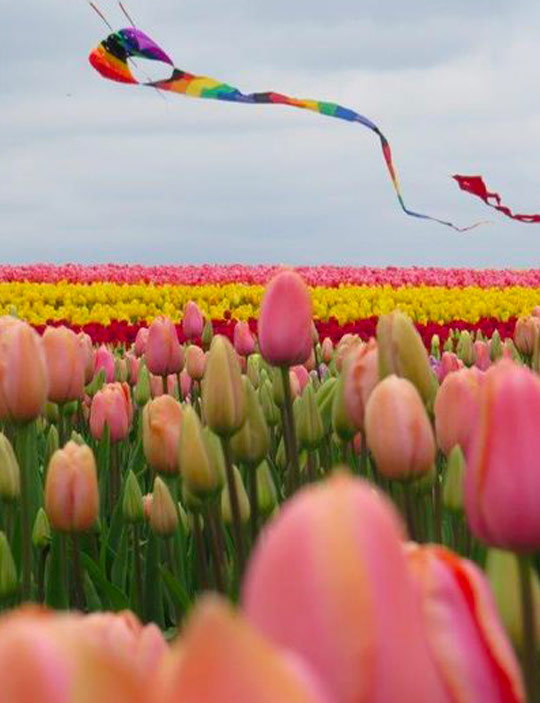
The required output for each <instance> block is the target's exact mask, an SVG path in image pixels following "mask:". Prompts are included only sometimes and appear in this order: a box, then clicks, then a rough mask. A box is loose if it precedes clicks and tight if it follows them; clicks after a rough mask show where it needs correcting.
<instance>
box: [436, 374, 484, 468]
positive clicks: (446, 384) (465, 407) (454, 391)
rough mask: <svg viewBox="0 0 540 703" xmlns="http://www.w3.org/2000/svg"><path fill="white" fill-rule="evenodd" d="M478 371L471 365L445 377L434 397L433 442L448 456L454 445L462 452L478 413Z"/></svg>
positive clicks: (480, 381)
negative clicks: (435, 434)
mask: <svg viewBox="0 0 540 703" xmlns="http://www.w3.org/2000/svg"><path fill="white" fill-rule="evenodd" d="M482 378H483V376H482V374H481V373H480V372H479V371H478V370H477V369H476V368H474V367H471V368H470V369H466V368H464V369H461V370H460V371H456V372H454V373H452V374H450V375H449V376H447V377H446V378H445V379H444V381H443V383H442V385H441V387H440V388H439V390H438V391H437V395H436V397H435V404H434V412H435V430H436V433H437V444H438V445H439V447H440V448H441V449H442V451H443V452H444V453H445V454H446V455H448V454H449V452H450V451H451V450H452V448H453V447H455V446H456V444H459V446H460V447H461V448H462V449H463V450H464V451H465V448H466V446H467V440H468V438H469V435H470V433H471V427H472V425H473V423H474V421H475V420H476V416H477V415H478V412H479V396H480V387H481V383H482Z"/></svg>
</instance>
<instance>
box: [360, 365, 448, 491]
mask: <svg viewBox="0 0 540 703" xmlns="http://www.w3.org/2000/svg"><path fill="white" fill-rule="evenodd" d="M365 428H366V443H367V446H368V447H369V449H370V450H371V452H372V453H373V456H374V459H375V462H376V464H377V468H378V470H379V472H380V473H381V474H382V475H383V476H386V478H390V479H400V480H403V479H409V478H413V477H416V476H421V475H423V474H427V473H429V472H430V471H431V469H432V468H433V464H434V462H435V438H434V437H433V430H432V429H431V423H430V421H429V418H428V416H427V414H426V411H425V408H424V404H423V402H422V398H421V397H420V394H419V393H418V391H417V390H416V387H415V386H413V384H412V383H411V382H410V381H408V380H407V379H405V378H398V377H397V376H387V377H386V378H385V379H384V380H383V381H381V382H380V383H379V384H378V385H377V386H376V387H375V388H374V390H373V392H372V393H371V395H370V396H369V400H368V402H367V405H366V418H365Z"/></svg>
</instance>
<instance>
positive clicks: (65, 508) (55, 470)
mask: <svg viewBox="0 0 540 703" xmlns="http://www.w3.org/2000/svg"><path fill="white" fill-rule="evenodd" d="M45 510H46V512H47V517H48V518H49V522H50V523H51V525H52V527H54V528H55V529H56V530H60V531H62V532H85V531H86V530H89V529H90V528H91V527H92V525H93V524H94V522H95V521H96V519H97V516H98V510H99V493H98V484H97V470H96V462H95V459H94V455H93V453H92V450H91V449H90V447H87V446H83V447H81V446H79V445H78V444H75V442H68V443H67V444H66V446H65V447H64V448H63V449H58V450H57V451H56V452H55V453H54V454H53V456H52V458H51V461H50V463H49V467H48V469H47V477H46V480H45Z"/></svg>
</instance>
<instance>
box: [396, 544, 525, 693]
mask: <svg viewBox="0 0 540 703" xmlns="http://www.w3.org/2000/svg"><path fill="white" fill-rule="evenodd" d="M407 556H408V561H409V566H410V570H411V574H412V575H413V578H414V580H415V582H416V586H417V589H418V593H419V597H420V601H421V603H422V620H423V625H424V628H425V631H426V633H427V638H428V642H429V647H430V650H431V656H432V659H433V661H434V662H435V664H436V666H437V669H438V671H439V673H440V676H441V678H442V679H443V680H444V683H445V686H446V688H447V690H448V692H449V693H450V696H451V699H452V701H456V703H478V702H479V701H489V703H524V701H525V693H524V689H523V682H522V678H521V672H520V669H519V666H518V663H517V661H516V658H515V655H514V652H513V650H512V647H511V646H510V643H509V642H508V639H507V636H506V633H505V632H504V630H503V628H502V626H501V624H500V622H499V620H498V616H497V612H496V608H495V604H494V602H493V597H492V595H491V591H490V589H489V586H488V585H487V583H486V581H485V579H484V575H483V574H482V572H481V571H480V570H479V569H478V567H477V566H476V565H475V564H473V563H472V562H470V561H468V560H466V559H460V558H459V557H458V556H457V555H456V554H454V553H453V552H451V551H449V550H448V549H445V548H444V547H440V546H438V545H428V546H419V545H413V544H411V545H408V548H407Z"/></svg>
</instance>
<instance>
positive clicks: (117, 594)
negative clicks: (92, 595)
mask: <svg viewBox="0 0 540 703" xmlns="http://www.w3.org/2000/svg"><path fill="white" fill-rule="evenodd" d="M81 561H82V563H83V565H84V568H85V569H86V570H87V572H88V574H89V576H90V578H91V579H92V581H93V582H94V585H95V586H96V588H97V590H98V593H101V595H102V597H103V596H105V598H106V599H107V601H108V606H109V607H110V608H111V610H114V611H118V610H128V609H129V601H128V598H127V596H126V594H125V593H123V592H122V591H121V590H120V589H119V588H118V587H117V586H115V585H114V583H111V582H110V581H108V580H107V578H106V576H105V575H104V573H103V572H102V571H101V569H100V568H99V566H98V565H97V564H96V562H95V561H94V560H93V559H92V558H91V557H89V556H88V554H84V553H83V554H81ZM102 600H103V598H102Z"/></svg>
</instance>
